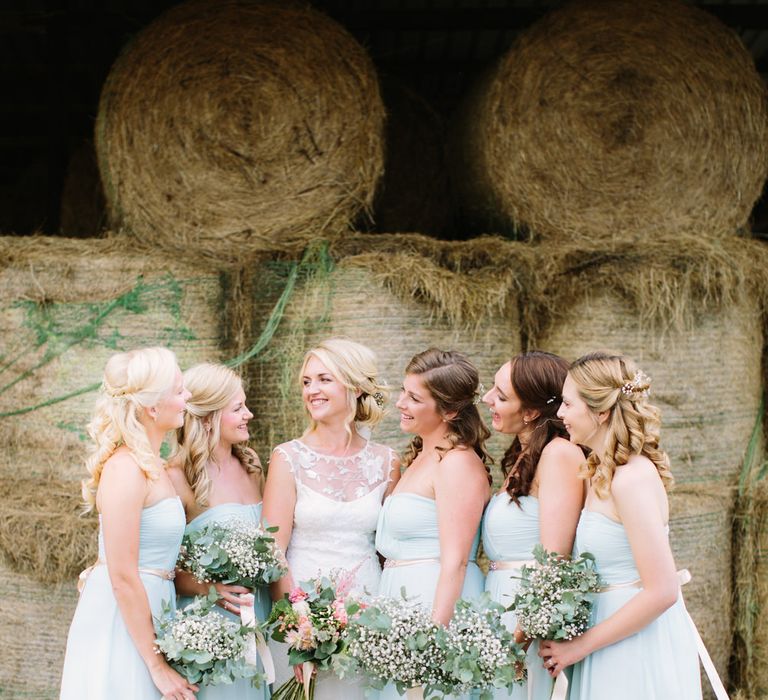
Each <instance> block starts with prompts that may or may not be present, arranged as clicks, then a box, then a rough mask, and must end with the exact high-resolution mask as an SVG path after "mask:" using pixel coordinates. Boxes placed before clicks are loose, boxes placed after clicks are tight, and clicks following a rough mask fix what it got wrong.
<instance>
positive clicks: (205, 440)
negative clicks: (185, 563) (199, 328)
mask: <svg viewBox="0 0 768 700" xmlns="http://www.w3.org/2000/svg"><path fill="white" fill-rule="evenodd" d="M184 386H185V387H186V388H187V389H188V390H189V392H190V393H191V396H190V398H189V400H188V401H187V415H186V418H185V419H184V425H183V426H182V427H181V428H179V429H178V430H177V431H176V440H177V444H178V448H177V450H176V454H175V455H174V456H173V458H172V459H171V460H170V467H169V469H168V475H169V476H170V477H171V481H172V482H173V485H174V486H175V487H176V492H177V493H178V494H179V496H180V497H181V500H182V502H183V504H184V510H185V511H186V514H187V532H190V531H195V530H199V529H200V528H202V527H203V526H205V525H207V524H208V523H212V522H220V523H223V522H226V521H227V520H228V519H231V518H239V519H241V520H250V521H251V522H253V523H260V522H261V484H262V472H261V466H260V464H259V458H258V457H257V456H256V453H255V452H254V451H253V450H251V449H250V448H248V446H247V441H248V422H249V421H250V420H251V418H253V414H252V413H251V412H250V411H249V410H248V407H247V406H246V405H245V392H244V391H243V385H242V381H241V380H240V377H239V376H238V375H237V374H235V373H234V372H233V371H232V370H231V369H229V368H228V367H224V366H223V365H215V364H200V365H196V366H195V367H192V368H191V369H188V370H187V371H186V372H185V373H184ZM209 586H210V584H204V583H199V582H198V581H197V580H195V578H194V576H192V575H191V574H189V573H186V572H184V571H178V572H177V578H176V590H177V591H178V593H179V594H180V595H182V596H193V595H205V594H206V593H207V592H208V589H209ZM216 589H217V591H218V592H219V594H220V595H221V596H222V600H220V601H219V603H218V604H219V605H220V606H221V608H222V609H223V610H222V614H223V615H228V616H230V617H231V618H233V619H239V614H240V605H241V602H240V595H241V594H243V593H253V594H254V595H255V606H256V610H255V613H256V619H257V620H259V621H261V622H263V621H264V620H265V619H266V617H267V616H268V615H269V609H270V601H269V593H268V591H267V590H266V589H265V588H257V589H256V590H255V591H250V590H249V589H247V588H244V587H242V586H234V585H225V584H222V583H217V584H216ZM189 602H190V600H189V598H182V599H181V600H179V605H185V604H187V603H189ZM269 696H270V694H269V689H268V687H267V685H266V684H265V683H264V684H262V685H261V687H259V688H253V687H251V683H250V680H239V681H235V682H234V683H232V684H229V685H218V686H207V687H203V688H201V689H200V691H199V692H198V695H197V697H198V698H201V699H205V700H240V699H242V700H246V699H247V698H252V699H254V700H256V699H258V700H264V699H265V698H268V697H269Z"/></svg>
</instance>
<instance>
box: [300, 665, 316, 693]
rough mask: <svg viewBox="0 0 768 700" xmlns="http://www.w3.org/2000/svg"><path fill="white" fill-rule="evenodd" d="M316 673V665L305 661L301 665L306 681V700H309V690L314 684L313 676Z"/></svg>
mask: <svg viewBox="0 0 768 700" xmlns="http://www.w3.org/2000/svg"><path fill="white" fill-rule="evenodd" d="M314 672H315V664H313V663H312V662H311V661H305V662H304V663H303V664H301V673H302V677H303V679H304V700H309V689H310V685H311V684H312V674H313V673H314Z"/></svg>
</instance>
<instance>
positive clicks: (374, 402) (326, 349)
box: [299, 338, 389, 438]
mask: <svg viewBox="0 0 768 700" xmlns="http://www.w3.org/2000/svg"><path fill="white" fill-rule="evenodd" d="M311 357H316V358H317V359H318V360H320V362H322V363H323V364H324V365H325V366H326V367H327V368H328V370H329V371H330V372H331V374H332V375H333V376H334V377H335V378H336V379H337V380H338V381H339V382H341V383H342V384H343V385H344V386H345V387H346V388H347V406H348V409H349V412H348V414H347V421H346V425H347V430H348V432H349V434H350V438H351V435H352V425H353V424H354V423H357V424H359V425H365V426H368V427H369V428H373V427H375V426H376V425H378V423H379V422H380V421H381V419H382V418H383V417H384V406H385V404H386V401H387V399H388V398H389V389H388V387H387V385H386V383H385V382H384V381H383V380H382V379H381V378H380V377H379V371H378V367H377V363H376V355H375V353H374V352H373V350H371V349H370V348H368V347H366V346H365V345H362V344H361V343H356V342H355V341H354V340H349V339H347V338H330V339H329V340H325V341H323V342H322V343H320V344H319V345H318V346H317V347H314V348H312V349H311V350H309V351H307V353H306V355H304V361H303V362H302V363H301V372H300V373H299V380H300V381H301V378H302V377H303V376H304V373H305V370H306V367H307V362H309V360H310V358H311ZM358 392H359V394H360V395H359V396H358V395H357V394H358ZM315 427H316V424H315V422H314V421H313V420H312V419H311V418H310V430H314V429H315Z"/></svg>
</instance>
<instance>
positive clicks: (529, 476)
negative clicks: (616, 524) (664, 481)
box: [483, 351, 584, 700]
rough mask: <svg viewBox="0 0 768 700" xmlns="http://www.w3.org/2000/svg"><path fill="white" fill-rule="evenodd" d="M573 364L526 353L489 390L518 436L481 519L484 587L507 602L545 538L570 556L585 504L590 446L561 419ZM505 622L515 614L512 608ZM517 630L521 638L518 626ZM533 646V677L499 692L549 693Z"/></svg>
mask: <svg viewBox="0 0 768 700" xmlns="http://www.w3.org/2000/svg"><path fill="white" fill-rule="evenodd" d="M567 373H568V363H567V362H566V361H565V360H564V359H563V358H561V357H558V356H557V355H552V354H550V353H548V352H538V351H534V352H527V353H524V354H522V355H518V356H517V357H514V358H512V360H511V361H510V362H507V363H506V364H505V365H503V366H502V367H501V369H499V371H498V372H496V376H495V378H494V385H493V388H492V389H491V390H490V391H489V392H488V393H487V394H486V395H485V396H484V397H483V401H484V402H485V403H486V404H487V405H488V407H489V408H490V410H491V417H492V419H493V423H492V425H493V428H494V430H498V431H499V432H501V433H505V434H510V435H514V436H515V438H514V440H513V441H512V444H511V445H510V446H509V448H508V449H507V451H506V453H505V454H504V457H503V459H502V461H501V469H502V473H503V474H504V484H503V486H502V488H501V490H500V491H499V492H498V493H496V494H495V495H494V497H493V498H492V499H491V502H490V504H489V505H488V508H487V510H486V512H485V517H484V518H483V548H484V549H485V553H486V554H487V555H488V558H489V559H490V560H491V565H490V571H489V572H488V577H487V578H486V580H485V590H486V591H488V592H489V593H490V595H491V598H492V599H493V600H495V601H497V602H499V603H501V604H502V605H510V604H511V603H512V601H513V600H514V597H515V593H516V592H517V590H518V588H519V581H520V579H519V577H520V566H522V564H523V563H524V562H531V560H532V559H533V548H534V547H535V546H536V544H537V543H539V542H541V543H542V544H543V545H544V547H545V548H546V549H547V550H549V551H553V552H559V553H561V554H563V555H566V556H570V554H571V550H572V549H573V540H574V537H575V536H576V524H577V523H578V521H579V513H580V512H581V507H582V504H583V503H584V482H583V481H582V479H581V478H580V477H579V466H580V465H581V464H582V463H583V462H584V453H583V452H582V451H581V450H580V449H579V448H578V447H577V446H576V445H573V444H571V443H570V442H568V440H567V436H568V433H567V432H566V430H565V427H564V426H563V424H562V422H561V421H560V420H559V419H558V418H557V415H556V414H557V410H558V409H559V408H560V392H561V391H562V387H563V382H564V381H565V376H566V374H567ZM506 622H507V625H508V626H509V627H510V629H514V627H515V616H514V614H513V613H507V616H506ZM516 636H517V638H518V640H519V641H523V635H522V633H521V632H520V631H519V630H518V631H517V633H516ZM537 652H538V644H537V643H535V642H534V643H533V644H532V645H531V647H530V648H529V650H528V662H527V665H528V683H527V685H523V686H515V688H514V690H513V692H512V693H511V694H509V693H508V692H507V691H506V690H496V691H494V695H493V697H494V698H517V699H519V700H526V699H528V698H530V699H531V700H539V699H541V700H549V697H550V695H551V694H552V679H551V678H550V677H549V675H548V674H547V671H546V670H545V669H544V667H543V666H542V663H541V659H539V658H538V656H537Z"/></svg>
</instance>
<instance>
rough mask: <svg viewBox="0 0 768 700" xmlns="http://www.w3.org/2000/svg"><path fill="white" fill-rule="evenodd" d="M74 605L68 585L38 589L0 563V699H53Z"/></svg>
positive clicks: (33, 582) (70, 584)
mask: <svg viewBox="0 0 768 700" xmlns="http://www.w3.org/2000/svg"><path fill="white" fill-rule="evenodd" d="M76 606H77V588H76V586H75V583H74V581H70V582H68V583H66V584H62V585H59V586H50V585H46V586H44V585H41V584H40V583H39V582H38V581H36V580H35V579H33V578H32V577H29V576H25V575H24V574H20V573H17V572H16V571H13V570H12V569H10V568H8V567H7V566H5V565H4V564H2V563H1V562H0V658H2V660H3V662H2V663H0V697H2V698H15V699H19V700H20V699H21V698H34V700H54V699H55V698H58V697H59V686H60V684H61V669H62V665H63V663H64V651H65V649H66V643H67V633H68V632H69V625H70V623H71V622H72V615H73V614H74V612H75V607H76ZM84 672H86V669H84Z"/></svg>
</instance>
